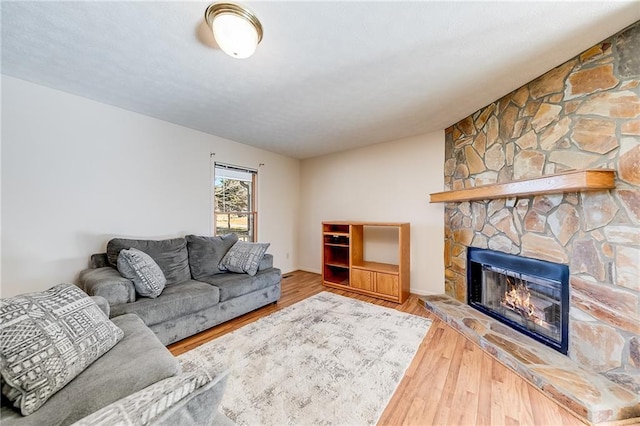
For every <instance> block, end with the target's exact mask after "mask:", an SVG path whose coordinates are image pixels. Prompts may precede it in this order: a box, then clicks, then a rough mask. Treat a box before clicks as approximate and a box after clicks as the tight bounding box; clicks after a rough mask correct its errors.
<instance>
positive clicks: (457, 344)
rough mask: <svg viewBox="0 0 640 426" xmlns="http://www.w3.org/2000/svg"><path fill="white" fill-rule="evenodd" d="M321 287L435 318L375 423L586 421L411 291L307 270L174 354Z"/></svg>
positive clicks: (545, 424)
mask: <svg viewBox="0 0 640 426" xmlns="http://www.w3.org/2000/svg"><path fill="white" fill-rule="evenodd" d="M321 291H331V292H333V293H336V294H340V295H343V296H348V297H353V298H356V299H359V300H364V301H366V302H371V303H375V304H377V305H381V306H386V307H390V308H394V309H398V310H400V311H403V312H409V313H411V314H415V315H420V316H423V317H427V318H430V319H432V320H433V325H432V326H431V328H430V330H429V332H428V333H427V335H426V336H425V338H424V341H423V342H422V344H421V345H420V348H419V349H418V352H417V353H416V356H415V358H414V359H413V362H412V363H411V365H410V366H409V368H408V370H407V372H406V374H405V376H404V378H403V379H402V381H401V382H400V385H399V386H398V389H397V390H396V392H395V394H394V395H393V397H392V398H391V401H390V402H389V404H388V405H387V407H386V408H385V410H384V412H383V414H382V417H381V418H380V421H379V422H378V424H379V425H416V426H418V425H419V426H423V425H459V426H466V425H491V426H498V425H508V426H517V425H540V426H551V425H584V424H585V423H583V422H582V421H580V420H578V418H576V417H574V415H573V414H572V413H571V412H569V411H568V410H566V409H564V408H563V407H561V406H559V405H557V404H556V403H555V402H553V401H552V400H551V399H549V398H548V397H546V396H545V395H544V394H542V393H541V392H540V391H539V390H538V389H536V388H535V387H533V386H532V385H530V384H529V383H528V382H526V381H525V380H524V379H522V378H521V377H520V376H518V375H517V374H515V373H513V372H512V371H511V370H509V369H508V368H507V367H505V366H504V365H502V364H500V363H499V362H498V361H497V360H495V359H494V358H492V357H491V356H490V355H488V354H487V353H485V352H484V351H483V350H482V349H480V347H479V346H477V345H475V344H474V343H472V342H471V341H470V340H468V339H467V338H466V337H464V336H463V335H462V334H460V333H458V332H457V331H455V330H454V329H453V328H451V327H450V326H448V325H447V324H445V323H443V322H442V321H440V320H439V319H438V318H437V317H435V316H434V315H432V314H430V313H429V312H428V311H427V310H426V309H424V308H423V307H421V306H419V305H418V303H417V296H415V295H411V296H410V297H409V299H408V300H407V301H406V302H405V303H404V304H402V305H397V304H395V303H392V302H385V301H383V300H379V299H374V298H371V297H366V296H360V295H356V294H353V293H348V292H344V291H340V290H334V289H329V288H327V287H323V286H322V284H321V277H320V275H317V274H312V273H309V272H302V271H297V272H294V273H290V274H286V275H285V277H283V280H282V298H281V299H280V301H279V302H278V303H277V304H274V305H269V306H266V307H264V308H262V309H259V310H257V311H254V312H251V313H248V314H246V315H243V316H242V317H239V318H236V319H234V320H232V321H229V322H227V323H225V324H221V325H219V326H217V327H214V328H212V329H209V330H206V331H204V332H202V333H200V334H197V335H195V336H192V337H190V338H187V339H185V340H182V341H180V342H177V343H174V344H173V345H171V346H169V350H170V351H171V352H172V353H173V354H174V355H179V354H181V353H184V352H186V351H188V350H190V349H193V348H195V347H197V346H199V345H201V344H203V343H205V342H208V341H210V340H212V339H215V338H216V337H219V336H222V335H224V334H226V333H229V332H231V331H233V330H236V329H238V328H240V327H242V326H243V325H246V324H248V323H251V322H253V321H255V320H257V319H259V318H262V317H264V316H267V315H269V314H271V313H273V312H275V311H278V310H280V309H282V308H285V307H287V306H289V305H292V304H294V303H296V302H299V301H300V300H303V299H305V298H307V297H310V296H312V295H314V294H317V293H320V292H321Z"/></svg>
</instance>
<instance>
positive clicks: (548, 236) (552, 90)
mask: <svg viewBox="0 0 640 426" xmlns="http://www.w3.org/2000/svg"><path fill="white" fill-rule="evenodd" d="M639 86H640V22H638V23H636V24H634V25H632V26H631V27H629V28H627V29H625V30H623V31H621V32H620V33H618V34H616V35H614V36H612V37H610V38H609V39H607V40H605V41H603V42H601V43H598V44H597V45H595V46H593V47H592V48H590V49H588V50H586V51H585V52H583V53H581V54H580V55H578V56H576V57H575V58H572V59H571V60H569V61H567V62H565V63H564V64H562V65H560V66H558V67H556V68H554V69H553V70H551V71H549V72H547V73H546V74H544V75H542V76H541V77H539V78H537V79H536V80H534V81H532V82H530V83H528V84H526V85H525V86H522V87H520V88H519V89H517V90H515V91H513V92H512V93H509V94H508V95H506V96H504V97H503V98H501V99H499V100H497V101H495V102H493V103H491V104H490V105H488V106H486V107H484V108H482V109H480V110H478V111H476V112H475V113H473V114H472V115H470V116H468V117H466V118H464V119H463V120H461V121H459V122H458V123H456V124H454V125H452V126H451V127H449V128H448V129H446V131H445V143H446V147H445V164H444V171H445V190H457V189H463V188H470V187H475V186H478V185H483V184H491V183H505V182H510V181H513V180H519V179H528V178H535V177H539V176H543V175H548V174H553V173H558V172H562V171H566V170H570V169H578V170H582V169H587V168H609V169H614V170H615V171H616V189H614V190H610V191H594V192H579V193H575V192H573V193H564V194H562V193H560V194H552V195H539V196H523V197H517V198H507V199H493V200H480V201H472V202H458V203H447V204H446V207H445V291H446V293H447V294H448V295H449V296H451V297H454V298H455V299H457V300H459V301H461V302H464V303H466V302H467V298H468V296H469V294H468V273H469V271H468V268H467V260H468V259H467V253H468V250H469V248H470V247H471V248H480V249H490V250H493V251H496V252H501V253H506V254H512V255H518V256H523V257H527V258H532V259H538V260H542V261H547V262H553V263H556V264H561V265H565V266H566V267H568V269H569V271H570V273H569V280H568V281H569V288H568V290H569V302H568V303H569V313H568V315H569V328H568V346H567V348H566V349H567V351H566V352H567V355H568V356H569V358H570V359H571V360H573V361H575V362H576V363H578V364H579V365H581V366H584V368H585V369H588V370H589V371H594V372H597V373H600V374H601V375H603V376H604V377H606V378H607V379H609V380H611V381H613V382H615V383H618V384H619V385H621V386H623V387H625V388H626V389H628V390H630V391H631V392H633V393H635V394H636V395H637V394H638V393H640V337H639V336H640V88H639ZM494 272H495V271H494ZM471 296H473V295H471ZM549 309H555V308H549ZM543 311H544V309H543Z"/></svg>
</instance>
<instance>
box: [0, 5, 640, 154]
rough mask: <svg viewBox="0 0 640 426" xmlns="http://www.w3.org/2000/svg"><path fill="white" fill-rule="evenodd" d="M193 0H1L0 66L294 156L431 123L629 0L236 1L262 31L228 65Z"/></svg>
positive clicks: (517, 82)
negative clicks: (252, 49) (249, 49)
mask: <svg viewBox="0 0 640 426" xmlns="http://www.w3.org/2000/svg"><path fill="white" fill-rule="evenodd" d="M208 4H209V2H149V1H128V2H94V1H87V2H57V1H51V2H27V1H19V2H10V1H2V4H1V12H2V64H1V65H2V73H3V74H6V75H10V76H13V77H17V78H20V79H24V80H28V81H32V82H34V83H37V84H41V85H44V86H48V87H52V88H56V89H59V90H63V91H65V92H69V93H73V94H76V95H79V96H83V97H87V98H90V99H95V100H98V101H100V102H104V103H107V104H111V105H115V106H118V107H121V108H124V109H127V110H131V111H136V112H139V113H142V114H145V115H149V116H152V117H157V118H159V119H162V120H166V121H169V122H173V123H177V124H180V125H183V126H187V127H191V128H194V129H197V130H201V131H203V132H207V133H211V134H214V135H217V136H221V137H224V138H227V139H231V140H234V141H237V142H241V143H244V144H248V145H253V146H256V147H260V148H263V149H266V150H269V151H273V152H277V153H281V154H284V155H287V156H291V157H295V158H309V157H313V156H317V155H322V154H326V153H331V152H337V151H341V150H345V149H349V148H354V147H359V146H364V145H369V144H374V143H379V142H386V141H391V140H396V139H399V138H403V137H407V136H413V135H417V134H422V133H427V132H431V131H436V130H442V129H444V128H446V127H448V126H449V125H451V124H453V123H455V122H457V121H458V120H460V119H462V118H464V117H465V116H467V115H469V114H471V113H473V112H474V111H476V110H477V109H479V108H481V107H483V106H485V105H487V104H489V103H490V102H492V101H494V100H496V99H497V98H499V97H501V96H503V95H505V94H507V93H508V92H510V91H512V90H513V89H515V88H517V87H519V86H521V85H522V84H525V83H527V82H529V81H531V80H532V79H534V78H535V77H537V76H539V75H541V74H543V73H544V72H546V71H547V70H549V69H551V68H553V67H554V66H557V65H559V64H561V63H562V62H564V61H566V60H567V59H570V58H571V57H573V56H575V55H576V54H578V53H579V52H581V51H582V50H585V49H586V48H588V47H590V46H592V45H593V44H595V43H597V42H599V41H601V40H603V39H605V38H607V37H608V36H610V35H613V34H615V33H616V32H617V31H619V30H621V29H622V28H624V27H626V26H627V25H630V24H632V23H633V22H635V21H637V20H639V19H640V3H639V2H638V1H619V2H615V1H593V2H576V1H573V2H555V1H553V2H426V1H423V2H324V1H322V2H247V3H245V4H246V5H247V6H249V7H250V8H251V9H252V10H253V11H254V12H255V13H256V15H257V16H258V17H259V19H260V20H261V22H262V25H263V27H264V31H265V33H264V38H263V40H262V43H261V44H260V45H259V46H258V50H257V52H256V54H255V55H254V56H252V57H251V58H249V59H245V60H238V59H233V58H230V57H228V56H226V55H225V54H224V53H222V51H220V50H219V49H218V48H217V47H216V46H215V42H214V41H213V37H212V36H211V35H210V34H209V33H208V32H207V31H206V27H205V24H204V23H203V15H204V10H205V9H206V7H207V5H208ZM180 142H181V141H176V143H180Z"/></svg>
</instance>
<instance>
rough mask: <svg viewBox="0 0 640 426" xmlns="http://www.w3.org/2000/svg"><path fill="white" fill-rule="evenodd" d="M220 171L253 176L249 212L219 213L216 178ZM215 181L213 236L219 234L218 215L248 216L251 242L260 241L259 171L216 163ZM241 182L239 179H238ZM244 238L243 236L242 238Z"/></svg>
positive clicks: (212, 192) (212, 182) (212, 183)
mask: <svg viewBox="0 0 640 426" xmlns="http://www.w3.org/2000/svg"><path fill="white" fill-rule="evenodd" d="M218 169H222V170H233V171H238V172H242V173H248V174H249V175H250V176H251V184H250V190H249V200H248V204H249V209H248V210H247V211H218V210H216V178H217V176H218V175H219V173H216V171H217V170H218ZM212 171H213V179H212V180H211V195H212V197H211V211H212V215H211V217H212V235H214V236H215V235H217V234H218V232H217V231H218V229H217V218H218V215H220V214H223V215H234V214H235V215H238V216H242V215H244V216H247V221H248V227H249V229H248V233H247V236H248V238H249V242H255V241H257V240H258V191H257V189H258V184H257V181H258V170H256V169H252V168H249V167H244V166H237V165H233V164H227V163H221V162H217V161H214V162H213V164H212ZM238 180H239V179H238ZM241 237H242V236H241Z"/></svg>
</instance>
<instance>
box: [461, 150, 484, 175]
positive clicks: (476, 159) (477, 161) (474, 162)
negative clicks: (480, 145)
mask: <svg viewBox="0 0 640 426" xmlns="http://www.w3.org/2000/svg"><path fill="white" fill-rule="evenodd" d="M464 156H465V159H466V161H467V166H468V167H469V173H470V174H472V175H475V174H477V173H480V172H484V171H485V170H486V169H487V168H486V167H485V165H484V162H483V161H482V158H481V157H480V154H478V152H477V151H476V150H475V149H474V148H473V146H471V145H467V146H465V147H464Z"/></svg>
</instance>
